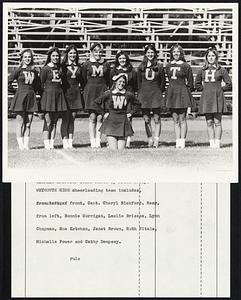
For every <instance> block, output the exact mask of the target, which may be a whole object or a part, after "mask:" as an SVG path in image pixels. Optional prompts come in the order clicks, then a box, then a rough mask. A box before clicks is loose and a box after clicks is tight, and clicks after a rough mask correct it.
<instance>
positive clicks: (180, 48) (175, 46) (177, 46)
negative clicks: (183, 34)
mask: <svg viewBox="0 0 241 300" xmlns="http://www.w3.org/2000/svg"><path fill="white" fill-rule="evenodd" d="M176 48H177V49H178V50H179V51H180V57H179V59H180V60H182V61H183V62H186V59H185V54H184V50H183V48H182V47H181V46H180V45H178V44H176V45H173V46H172V47H171V49H170V61H172V60H173V59H174V58H173V51H174V49H176Z"/></svg>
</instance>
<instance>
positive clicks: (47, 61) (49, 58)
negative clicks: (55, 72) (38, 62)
mask: <svg viewBox="0 0 241 300" xmlns="http://www.w3.org/2000/svg"><path fill="white" fill-rule="evenodd" d="M53 52H57V53H58V55H59V61H58V63H57V66H58V67H59V66H60V59H61V53H60V51H59V48H58V47H52V48H50V49H49V51H48V52H47V59H46V62H45V64H44V65H45V66H46V65H47V64H48V63H49V62H51V54H52V53H53Z"/></svg>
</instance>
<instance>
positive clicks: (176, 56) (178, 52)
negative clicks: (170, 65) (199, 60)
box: [172, 48, 181, 61]
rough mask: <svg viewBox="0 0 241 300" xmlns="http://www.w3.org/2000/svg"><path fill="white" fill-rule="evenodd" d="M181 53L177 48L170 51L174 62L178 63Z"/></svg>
mask: <svg viewBox="0 0 241 300" xmlns="http://www.w3.org/2000/svg"><path fill="white" fill-rule="evenodd" d="M180 55H181V52H180V50H179V49H178V48H174V49H173V51H172V56H173V58H174V60H176V61H178V60H179V58H180Z"/></svg>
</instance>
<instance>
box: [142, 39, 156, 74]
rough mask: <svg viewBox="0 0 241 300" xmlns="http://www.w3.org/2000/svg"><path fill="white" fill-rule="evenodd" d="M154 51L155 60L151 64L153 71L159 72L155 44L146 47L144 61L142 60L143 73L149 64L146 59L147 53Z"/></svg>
mask: <svg viewBox="0 0 241 300" xmlns="http://www.w3.org/2000/svg"><path fill="white" fill-rule="evenodd" d="M149 49H150V50H152V51H154V54H155V55H154V58H153V60H152V62H151V68H152V69H153V71H157V50H156V47H155V45H154V44H148V45H146V46H145V47H144V54H145V55H144V57H143V60H142V63H141V69H142V71H144V70H145V69H146V67H147V63H148V58H147V57H146V53H147V51H148V50H149Z"/></svg>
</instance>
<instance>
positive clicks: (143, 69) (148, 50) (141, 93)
mask: <svg viewBox="0 0 241 300" xmlns="http://www.w3.org/2000/svg"><path fill="white" fill-rule="evenodd" d="M144 52H145V55H144V58H143V61H142V63H141V64H140V65H139V67H138V69H137V80H138V99H139V101H140V102H141V109H142V114H143V117H144V121H145V129H146V134H147V137H148V147H152V146H154V147H155V148H157V147H158V142H159V137H160V134H161V107H162V106H163V98H162V92H163V91H164V90H165V82H166V80H165V73H164V68H163V66H162V65H161V64H159V63H158V62H157V51H156V48H155V46H154V45H152V44H151V45H147V46H146V47H145V50H144ZM151 112H153V118H154V122H155V129H154V141H153V137H152V126H151Z"/></svg>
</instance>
